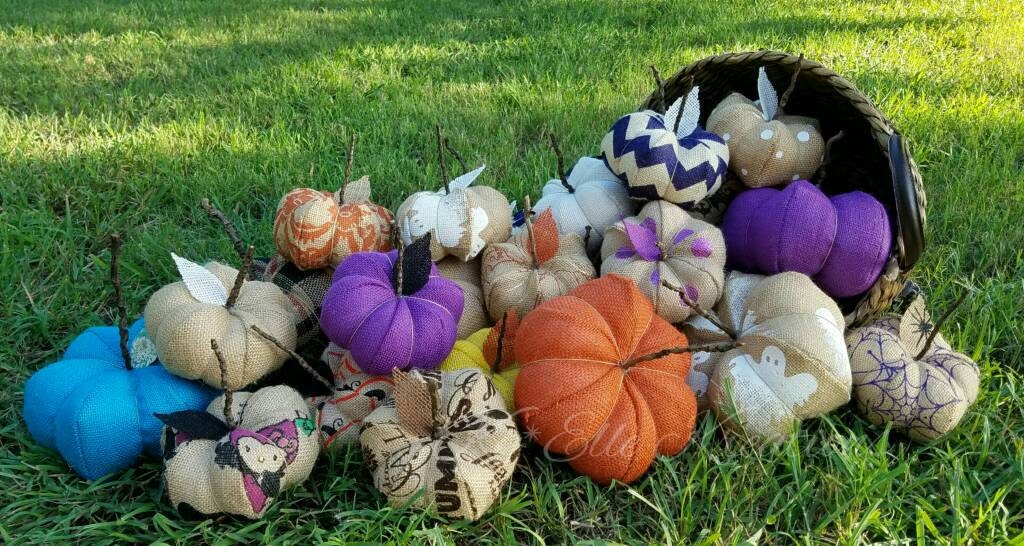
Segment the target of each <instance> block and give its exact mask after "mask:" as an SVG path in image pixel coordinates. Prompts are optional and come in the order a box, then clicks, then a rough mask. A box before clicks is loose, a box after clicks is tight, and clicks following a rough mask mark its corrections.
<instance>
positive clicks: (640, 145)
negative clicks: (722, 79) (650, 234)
mask: <svg viewBox="0 0 1024 546" xmlns="http://www.w3.org/2000/svg"><path fill="white" fill-rule="evenodd" d="M698 93H699V88H697V87H694V88H693V89H692V91H691V92H690V93H689V95H688V96H687V97H686V104H685V107H683V106H682V100H683V99H682V97H681V98H680V99H679V100H677V101H676V102H675V103H674V104H672V106H671V107H669V109H668V111H666V112H665V113H664V114H659V113H657V112H654V111H652V110H644V111H642V112H634V113H632V114H627V115H625V116H623V117H622V118H619V120H618V121H616V122H615V124H613V125H612V128H611V130H610V131H608V134H606V135H605V137H604V140H603V141H602V142H601V153H602V154H603V157H604V161H605V163H606V164H607V165H608V168H609V169H610V170H611V171H612V172H613V173H615V175H616V176H618V177H619V178H621V179H622V180H625V181H626V184H627V186H628V191H629V195H630V197H632V198H633V199H639V200H644V201H650V200H655V199H664V200H666V201H670V202H672V203H675V204H677V205H686V206H690V205H693V204H694V203H697V202H698V201H700V200H702V199H704V198H705V197H707V196H709V195H711V194H713V193H715V192H716V191H718V188H719V187H720V186H721V185H722V180H723V179H724V178H725V173H726V171H727V170H728V166H729V148H728V146H726V144H725V141H724V140H722V138H721V137H720V136H718V135H716V134H715V133H712V132H708V131H705V130H703V129H702V128H701V127H700V125H699V124H698V120H699V119H700V103H699V101H698V100H697V95H698Z"/></svg>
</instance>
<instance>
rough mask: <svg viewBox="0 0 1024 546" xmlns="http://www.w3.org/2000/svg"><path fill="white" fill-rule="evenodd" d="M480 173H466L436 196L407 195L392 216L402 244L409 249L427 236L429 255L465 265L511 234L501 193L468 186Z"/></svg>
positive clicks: (508, 212) (423, 193) (426, 193)
mask: <svg viewBox="0 0 1024 546" xmlns="http://www.w3.org/2000/svg"><path fill="white" fill-rule="evenodd" d="M483 170H484V168H483V166H481V167H479V168H478V169H476V170H473V171H470V172H468V173H466V174H464V175H462V176H459V177H458V178H456V179H455V180H452V181H451V182H449V183H448V184H446V186H445V187H444V188H441V189H440V190H438V191H436V192H430V191H421V192H417V193H414V194H412V195H410V196H409V197H408V198H407V199H406V200H405V201H404V202H403V203H402V205H401V206H400V207H398V213H397V215H396V218H397V221H398V229H399V233H400V234H401V237H402V241H403V242H404V243H405V244H407V245H410V244H412V242H413V241H414V240H416V239H419V238H420V237H423V236H424V235H426V234H428V233H429V234H431V235H432V238H431V243H430V254H431V258H432V259H433V260H434V261H435V262H436V261H438V260H440V259H442V258H444V257H445V256H455V257H456V258H458V259H460V260H462V261H469V260H472V259H473V258H475V257H477V255H479V254H480V253H481V252H483V250H484V247H485V246H487V245H488V244H490V243H500V242H502V241H505V240H507V239H508V238H509V235H511V234H512V208H511V207H510V206H509V203H508V199H506V198H505V196H504V195H502V193H501V192H500V191H498V190H496V189H494V188H491V187H488V186H470V185H471V184H472V183H473V181H475V180H476V179H477V177H478V176H480V173H482V172H483Z"/></svg>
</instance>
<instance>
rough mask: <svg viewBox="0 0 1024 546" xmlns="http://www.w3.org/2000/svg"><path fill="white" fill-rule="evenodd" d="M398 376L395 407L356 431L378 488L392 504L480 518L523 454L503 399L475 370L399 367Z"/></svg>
mask: <svg viewBox="0 0 1024 546" xmlns="http://www.w3.org/2000/svg"><path fill="white" fill-rule="evenodd" d="M394 379H395V403H394V405H387V406H383V407H381V408H379V409H377V410H375V411H374V412H373V413H371V414H370V416H369V417H367V418H366V421H365V422H364V423H363V429H362V432H361V433H360V435H359V442H360V444H362V447H363V459H364V462H365V464H366V466H367V468H368V469H369V471H370V474H371V475H372V476H373V484H374V486H376V487H377V489H379V490H380V491H381V493H383V494H384V495H385V496H386V497H387V498H388V501H389V502H390V503H391V504H393V505H404V504H406V503H408V502H410V501H412V502H413V505H414V506H417V507H424V508H430V509H432V510H435V511H436V512H437V513H438V514H441V515H443V516H447V517H450V518H461V519H469V520H475V519H478V518H479V517H480V516H482V515H483V514H484V513H486V512H487V510H489V509H490V507H491V505H492V504H494V501H496V500H497V499H498V497H499V496H501V489H502V487H503V486H504V485H505V483H506V482H507V481H508V479H509V478H510V477H511V476H512V471H513V470H514V469H515V466H516V461H517V460H518V458H519V447H520V443H519V431H518V430H517V429H516V424H515V421H513V420H512V416H511V415H509V413H508V411H507V409H506V407H505V402H504V400H503V399H502V397H501V395H500V394H499V393H498V391H497V390H495V388H494V385H492V384H491V382H490V381H489V380H488V379H487V377H486V376H484V374H482V373H481V372H480V370H476V369H465V370H457V371H454V372H421V371H419V370H413V371H412V372H409V373H405V372H400V371H396V372H395V374H394ZM414 498H415V500H412V499H414Z"/></svg>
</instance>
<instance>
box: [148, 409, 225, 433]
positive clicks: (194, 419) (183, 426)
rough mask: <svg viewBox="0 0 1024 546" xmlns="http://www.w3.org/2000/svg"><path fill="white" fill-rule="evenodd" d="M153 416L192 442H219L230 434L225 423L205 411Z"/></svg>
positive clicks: (156, 414) (177, 412)
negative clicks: (185, 435) (186, 436)
mask: <svg viewBox="0 0 1024 546" xmlns="http://www.w3.org/2000/svg"><path fill="white" fill-rule="evenodd" d="M153 416H154V417H156V418H157V419H159V420H161V421H163V423H164V424H165V425H167V426H168V427H170V428H172V429H174V430H176V431H178V432H182V433H185V434H187V435H188V436H189V437H191V438H192V439H194V440H220V439H221V438H223V437H224V435H225V434H227V433H228V432H230V429H229V428H228V425H227V423H225V422H224V421H221V420H220V419H217V418H216V417H215V416H214V415H213V414H211V413H207V412H205V411H195V410H187V411H176V412H174V413H154V414H153Z"/></svg>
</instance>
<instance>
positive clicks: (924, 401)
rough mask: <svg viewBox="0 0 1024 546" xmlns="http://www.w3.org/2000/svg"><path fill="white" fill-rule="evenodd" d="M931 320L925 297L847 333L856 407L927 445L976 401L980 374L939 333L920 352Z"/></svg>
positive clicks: (872, 418)
mask: <svg viewBox="0 0 1024 546" xmlns="http://www.w3.org/2000/svg"><path fill="white" fill-rule="evenodd" d="M931 324H932V321H931V320H930V318H929V317H928V314H927V311H926V310H925V309H924V302H923V299H919V300H917V301H915V302H914V304H912V305H911V307H910V308H909V309H908V310H907V312H906V313H905V314H904V315H902V316H899V315H889V316H886V317H883V318H882V319H880V320H877V321H875V322H874V323H872V324H870V325H868V326H866V327H864V328H857V329H855V330H851V331H850V332H849V333H848V334H847V335H846V343H847V347H848V349H849V351H850V366H851V368H852V370H853V396H854V400H856V402H857V409H858V410H859V411H860V413H861V414H862V415H864V416H865V417H866V418H867V419H868V420H869V421H871V422H872V423H875V424H877V425H885V424H892V427H893V429H894V430H897V431H900V432H903V433H904V434H906V435H907V436H909V437H910V438H912V439H914V440H917V441H921V442H927V441H932V440H936V439H938V438H941V437H943V436H945V435H946V434H948V433H949V432H950V431H952V430H953V428H955V427H956V425H957V424H959V422H960V421H961V419H963V417H964V415H965V414H966V413H967V410H968V409H969V408H970V406H971V404H973V403H974V401H975V400H976V399H977V397H978V386H979V383H980V379H981V377H980V373H981V372H980V370H979V369H978V365H977V364H976V363H975V362H974V361H972V360H971V359H970V358H969V357H967V355H964V354H962V353H958V352H956V351H954V350H952V349H951V348H950V346H949V343H947V342H946V340H945V339H943V338H942V335H941V334H940V335H938V336H936V338H935V341H934V342H933V343H932V345H931V347H930V348H929V349H928V351H926V352H925V354H924V357H923V358H921V359H920V360H917V359H916V356H917V355H918V354H919V353H920V352H921V349H922V348H923V347H924V343H925V341H926V340H927V338H928V333H929V332H928V326H929V325H931Z"/></svg>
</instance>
